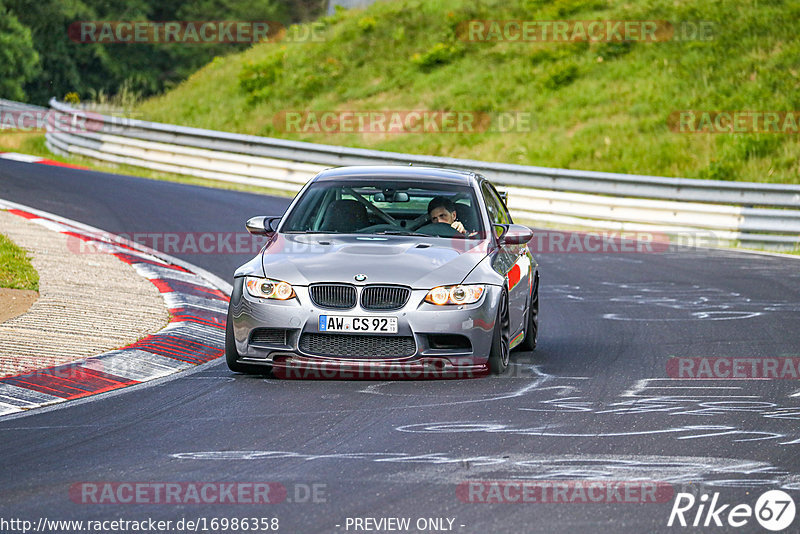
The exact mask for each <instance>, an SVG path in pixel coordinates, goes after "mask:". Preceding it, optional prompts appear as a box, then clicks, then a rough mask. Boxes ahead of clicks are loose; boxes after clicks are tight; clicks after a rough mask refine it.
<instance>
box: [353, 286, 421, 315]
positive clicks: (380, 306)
mask: <svg viewBox="0 0 800 534" xmlns="http://www.w3.org/2000/svg"><path fill="white" fill-rule="evenodd" d="M410 295H411V290H410V289H409V288H407V287H401V286H367V287H365V288H364V290H363V291H361V307H362V308H364V309H365V310H398V309H400V308H402V307H403V306H405V305H406V302H408V297H409V296H410Z"/></svg>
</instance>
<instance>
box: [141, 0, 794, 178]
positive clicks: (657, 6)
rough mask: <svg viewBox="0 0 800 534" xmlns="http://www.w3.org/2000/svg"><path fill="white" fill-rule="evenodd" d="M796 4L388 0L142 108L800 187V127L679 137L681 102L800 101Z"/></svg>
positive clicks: (263, 131) (691, 105) (371, 143)
mask: <svg viewBox="0 0 800 534" xmlns="http://www.w3.org/2000/svg"><path fill="white" fill-rule="evenodd" d="M474 19H493V20H503V19H525V20H532V19H535V20H593V19H602V20H667V21H670V22H673V23H675V24H677V23H679V22H680V21H689V22H693V23H699V22H701V21H707V22H710V23H711V24H712V25H713V32H714V33H713V38H712V39H710V40H688V41H687V40H683V41H679V40H675V39H673V40H669V41H664V42H650V43H645V42H632V43H619V42H616V43H615V42H609V43H588V42H585V41H581V42H568V43H563V42H562V43H554V42H539V43H533V42H526V43H513V42H480V43H479V42H467V41H464V40H462V39H460V38H459V37H458V28H459V27H460V26H459V24H462V23H464V22H465V21H469V20H474ZM797 20H800V4H798V3H797V2H795V1H793V0H786V1H781V0H761V1H758V0H694V1H689V0H555V1H552V0H549V1H545V0H490V1H485V0H484V1H478V0H390V1H387V2H378V3H377V4H375V5H373V6H372V7H370V8H369V9H366V10H360V11H351V12H341V13H338V14H337V15H335V16H333V17H329V18H326V19H323V22H324V30H322V32H321V34H320V35H322V36H323V37H324V41H323V42H305V43H263V44H260V45H257V46H255V47H253V48H251V49H249V50H247V51H246V52H243V53H241V54H238V55H234V56H228V57H225V58H224V59H222V58H217V59H216V60H215V61H213V62H212V63H210V64H209V65H207V66H206V67H205V68H203V69H201V70H200V71H198V72H197V73H195V74H194V75H193V76H192V77H191V78H190V79H188V80H187V81H186V82H184V83H183V84H181V85H180V86H179V87H177V88H176V89H175V90H173V91H171V92H169V93H167V94H165V95H163V96H161V97H157V98H154V99H151V100H149V101H146V102H144V103H143V104H142V105H141V106H140V109H139V111H141V112H142V113H143V114H144V116H145V117H146V118H148V119H150V120H155V121H161V122H170V123H178V124H185V125H191V126H198V127H203V128H211V129H216V130H226V131H234V132H242V133H250V134H257V135H266V136H276V137H285V138H292V139H297V140H303V141H313V142H320V143H328V144H340V145H348V146H358V147H367V148H375V149H380V150H392V151H399V152H410V153H418V154H433V155H444V156H454V157H466V158H475V159H482V160H488V161H502V162H509V163H521V164H531V165H543V166H553V167H567V168H573V169H592V170H601V171H613V172H629V173H637V174H656V175H665V176H684V177H690V178H712V179H723V180H750V181H769V182H783V183H800V145H799V144H798V135H797V134H794V135H787V134H781V133H761V134H742V133H739V134H703V133H694V134H686V133H676V132H674V131H671V130H670V128H669V126H668V119H669V117H670V113H672V112H674V111H678V110H764V111H773V110H775V111H790V110H800V40H798V39H797V37H796V25H797V24H796V21H797ZM307 109H310V110H338V111H349V110H455V111H477V112H497V111H526V112H530V113H531V114H532V117H533V125H532V127H531V128H529V130H530V131H525V132H520V133H517V132H514V133H496V132H479V133H447V134H441V133H440V134H432V133H427V134H419V133H418V134H375V133H350V134H313V133H304V134H285V133H283V132H281V131H279V130H277V129H276V127H275V125H274V124H273V118H274V117H275V116H276V114H280V113H281V112H285V111H287V110H307Z"/></svg>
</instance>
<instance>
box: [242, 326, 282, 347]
mask: <svg viewBox="0 0 800 534" xmlns="http://www.w3.org/2000/svg"><path fill="white" fill-rule="evenodd" d="M250 344H251V345H286V344H287V343H286V330H285V329H283V328H256V329H255V330H253V332H252V333H251V334H250Z"/></svg>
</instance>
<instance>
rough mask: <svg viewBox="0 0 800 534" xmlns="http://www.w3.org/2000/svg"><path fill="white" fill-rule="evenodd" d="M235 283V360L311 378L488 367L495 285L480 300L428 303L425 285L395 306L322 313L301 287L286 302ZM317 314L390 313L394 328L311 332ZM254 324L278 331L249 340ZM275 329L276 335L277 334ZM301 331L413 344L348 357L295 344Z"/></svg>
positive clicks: (456, 372) (455, 372)
mask: <svg viewBox="0 0 800 534" xmlns="http://www.w3.org/2000/svg"><path fill="white" fill-rule="evenodd" d="M242 281H243V278H237V279H235V284H236V286H235V289H234V292H233V296H232V298H231V303H230V306H231V314H232V323H233V334H234V339H235V342H236V348H237V351H238V353H239V356H240V357H239V361H240V362H242V363H247V364H256V365H259V364H260V365H268V366H272V367H273V369H274V370H275V372H276V373H279V374H280V373H283V374H284V375H285V376H287V377H290V378H291V377H292V375H293V374H294V375H297V376H296V377H297V378H302V377H303V376H306V377H308V376H309V373H317V375H318V377H319V378H327V377H330V378H375V379H393V378H403V377H407V378H423V377H429V376H430V377H433V376H441V377H451V376H452V377H467V376H480V375H483V374H485V372H486V370H487V369H488V366H487V362H488V357H489V351H490V348H491V342H492V335H493V332H494V321H495V318H496V316H497V303H498V301H499V298H500V295H501V288H499V287H496V286H487V288H486V291H485V292H484V295H483V296H482V297H481V300H479V301H478V302H476V303H474V304H467V305H462V306H436V305H433V304H429V303H427V302H424V300H423V299H424V298H425V295H426V294H427V292H428V290H427V289H425V290H412V292H411V296H410V298H409V299H408V302H407V303H406V305H405V306H404V307H403V308H401V309H399V310H392V311H375V310H365V309H363V308H361V307H360V305H358V304H357V305H356V307H355V308H351V309H348V310H330V309H324V308H320V307H317V306H315V305H314V304H313V302H312V301H311V298H310V296H309V294H308V288H307V287H302V286H294V289H295V292H296V294H297V298H293V299H291V300H288V301H277V300H266V299H259V298H256V297H252V296H250V295H249V294H248V293H247V291H246V290H244V291H242V290H241V289H242V288H241V284H242ZM320 315H353V316H394V317H397V323H398V332H397V334H373V335H370V336H365V335H363V334H355V333H354V334H350V333H336V334H329V333H326V332H320V330H319V317H320ZM259 329H268V331H270V332H272V333H273V334H274V333H275V332H277V333H278V335H270V336H260V339H259V336H255V338H254V332H255V331H256V330H259ZM259 331H260V332H263V330H259ZM281 331H283V335H280V332H281ZM305 334H314V335H315V339H317V340H319V339H320V337H319V336H324V335H334V336H339V337H340V338H342V336H356V337H384V338H386V337H397V336H400V337H403V338H406V339H407V340H410V339H413V348H410V349H409V350H407V351H405V353H404V354H391V353H386V351H385V350H384V351H381V355H376V354H375V353H372V354H370V353H363V354H362V353H357V354H353V353H352V352H353V351H350V352H351V353H350V354H348V355H347V356H342V355H333V354H322V353H320V352H319V351H317V352H311V351H309V350H308V347H309V343H308V342H307V341H308V338H306V339H305V341H306V342H305V343H303V336H304V335H305ZM356 337H353V338H352V339H353V342H354V343H353V346H358V345H359V344H358V343H356V341H364V340H358V339H356ZM349 339H350V338H346V339H344V341H349ZM368 341H378V342H381V341H382V340H374V339H373V340H368ZM453 341H455V342H453ZM387 342H388V340H387ZM379 344H380V343H379ZM367 345H369V344H367ZM304 347H305V348H304ZM412 351H413V352H412ZM323 352H324V351H323ZM301 371H302V372H301ZM327 375H330V376H327Z"/></svg>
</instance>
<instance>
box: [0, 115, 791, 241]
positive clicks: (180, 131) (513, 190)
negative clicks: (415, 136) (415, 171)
mask: <svg viewBox="0 0 800 534" xmlns="http://www.w3.org/2000/svg"><path fill="white" fill-rule="evenodd" d="M1 106H2V103H0V109H2V107H1ZM50 106H51V110H52V112H53V114H54V116H55V117H58V118H59V119H60V120H52V121H50V123H49V126H48V130H49V131H48V134H47V144H48V147H50V149H51V150H53V151H54V152H57V153H62V154H68V153H71V154H81V155H84V156H88V157H91V158H95V159H100V160H105V161H111V162H115V163H124V164H128V165H134V166H140V167H146V168H150V169H154V170H160V171H166V172H172V173H177V174H184V175H191V176H198V177H203V178H211V179H216V180H224V181H230V182H238V183H245V184H252V185H260V186H265V187H271V188H274V189H282V190H286V191H289V192H294V191H297V190H299V189H300V187H302V185H303V184H304V183H305V182H306V181H307V180H308V179H309V178H311V177H312V176H313V175H314V174H316V173H317V172H319V171H320V170H321V169H323V168H326V167H331V166H339V165H375V164H398V165H400V164H402V165H408V164H413V165H420V166H434V167H453V168H459V169H469V170H474V171H476V172H479V173H481V174H484V175H485V176H487V177H489V178H490V179H491V180H492V181H493V182H495V183H497V184H500V185H503V186H504V187H505V188H506V189H508V190H509V192H510V195H509V208H510V209H511V211H512V213H513V214H514V215H515V217H518V218H520V219H524V220H527V221H532V222H546V223H552V224H561V225H570V226H581V227H588V228H597V229H603V230H625V231H627V230H630V231H658V232H665V233H673V234H674V233H684V232H713V234H714V236H715V237H716V239H717V240H720V241H722V242H726V243H730V244H740V245H742V246H747V247H757V248H769V249H795V248H798V247H800V186H797V185H783V184H760V183H750V182H720V181H714V180H694V179H686V178H668V177H659V176H639V175H630V174H616V173H603V172H594V171H576V170H569V169H552V168H546V167H533V166H525V165H511V164H504V163H487V162H483V161H475V160H466V159H456V158H446V157H437V156H421V155H413V154H400V153H394V152H382V151H377V150H367V149H360V148H349V147H339V146H329V145H320V144H315V143H304V142H298V141H288V140H283V139H273V138H267V137H258V136H252V135H242V134H234V133H228V132H219V131H213V130H204V129H199V128H189V127H184V126H175V125H170V124H161V123H154V122H148V121H142V120H137V119H127V118H120V117H111V116H107V115H98V114H94V113H87V112H85V111H83V110H80V109H76V108H73V107H71V106H68V105H66V104H64V103H60V102H57V101H56V100H52V101H51V102H50ZM63 114H66V115H68V117H66V118H64V117H62V115H63ZM76 118H80V121H81V122H82V123H85V124H86V128H85V129H83V130H76V129H73V128H68V127H65V126H64V125H65V124H67V125H68V124H73V123H74V121H72V122H71V121H70V119H76Z"/></svg>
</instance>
